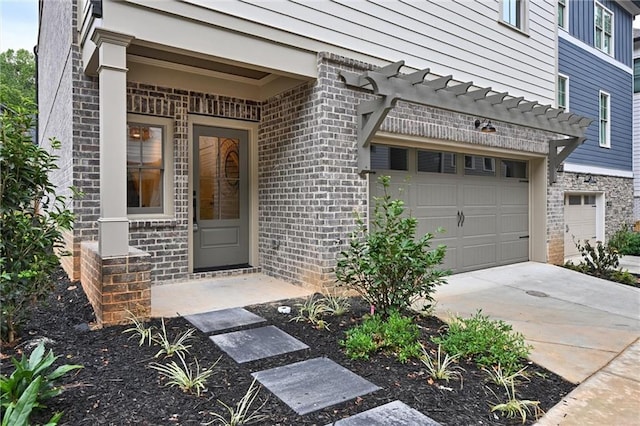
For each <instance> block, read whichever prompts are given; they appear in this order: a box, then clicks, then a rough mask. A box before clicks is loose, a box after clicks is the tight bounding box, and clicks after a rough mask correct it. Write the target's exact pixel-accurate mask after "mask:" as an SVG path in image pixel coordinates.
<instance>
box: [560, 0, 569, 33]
mask: <svg viewBox="0 0 640 426" xmlns="http://www.w3.org/2000/svg"><path fill="white" fill-rule="evenodd" d="M561 2H562V7H563V8H564V16H563V19H562V24H560V23H558V28H561V29H563V30H565V31H569V4H570V3H571V2H570V1H569V0H557V4H556V14H559V10H560V3H561ZM557 20H558V19H556V21H557Z"/></svg>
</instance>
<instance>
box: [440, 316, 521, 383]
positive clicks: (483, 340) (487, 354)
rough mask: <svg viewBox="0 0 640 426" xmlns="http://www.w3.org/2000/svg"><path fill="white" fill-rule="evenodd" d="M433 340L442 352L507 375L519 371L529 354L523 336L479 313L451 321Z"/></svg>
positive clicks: (502, 323) (508, 326) (507, 325)
mask: <svg viewBox="0 0 640 426" xmlns="http://www.w3.org/2000/svg"><path fill="white" fill-rule="evenodd" d="M432 340H433V342H434V343H436V344H438V345H441V346H442V349H444V350H445V352H447V353H449V354H452V355H457V354H459V355H460V356H463V357H469V358H472V359H473V360H474V361H475V362H476V363H477V364H478V365H480V366H483V367H492V366H498V365H499V366H500V367H501V368H502V371H503V372H504V373H505V374H507V375H508V374H513V373H515V372H517V371H518V370H520V369H521V368H522V363H523V361H524V360H525V359H526V358H527V357H528V356H529V351H530V350H531V347H530V346H528V345H527V344H525V342H524V336H523V335H522V334H520V333H516V332H514V331H513V330H512V327H511V325H509V324H507V323H505V322H504V321H500V320H491V319H489V317H488V316H486V315H483V314H482V311H481V310H479V311H478V312H476V314H475V315H474V316H472V317H470V318H464V319H463V318H461V317H456V318H454V320H453V321H451V323H450V324H449V329H448V332H447V334H446V335H444V336H441V337H434V338H433V339H432Z"/></svg>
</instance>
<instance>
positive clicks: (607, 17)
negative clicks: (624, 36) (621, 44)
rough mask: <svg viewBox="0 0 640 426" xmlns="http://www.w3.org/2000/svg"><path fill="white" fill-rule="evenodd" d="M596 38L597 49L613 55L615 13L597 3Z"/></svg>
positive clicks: (595, 18) (595, 11)
mask: <svg viewBox="0 0 640 426" xmlns="http://www.w3.org/2000/svg"><path fill="white" fill-rule="evenodd" d="M594 15H595V17H594V20H593V21H594V26H595V36H594V45H595V47H596V49H600V50H602V51H603V52H604V53H606V54H608V55H612V54H613V12H611V11H610V10H609V9H607V8H605V7H604V6H603V5H601V4H600V3H598V2H595V10H594Z"/></svg>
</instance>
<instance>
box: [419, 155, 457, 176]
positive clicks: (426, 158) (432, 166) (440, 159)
mask: <svg viewBox="0 0 640 426" xmlns="http://www.w3.org/2000/svg"><path fill="white" fill-rule="evenodd" d="M418 171H419V172H429V173H445V174H456V173H457V168H456V154H455V153H453V152H437V151H422V150H419V151H418Z"/></svg>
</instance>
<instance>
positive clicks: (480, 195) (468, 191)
mask: <svg viewBox="0 0 640 426" xmlns="http://www.w3.org/2000/svg"><path fill="white" fill-rule="evenodd" d="M494 185H495V184H494ZM462 191H463V196H464V200H463V204H464V206H491V207H495V206H496V204H497V202H498V194H497V188H496V187H495V186H487V185H464V186H463V189H462Z"/></svg>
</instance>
